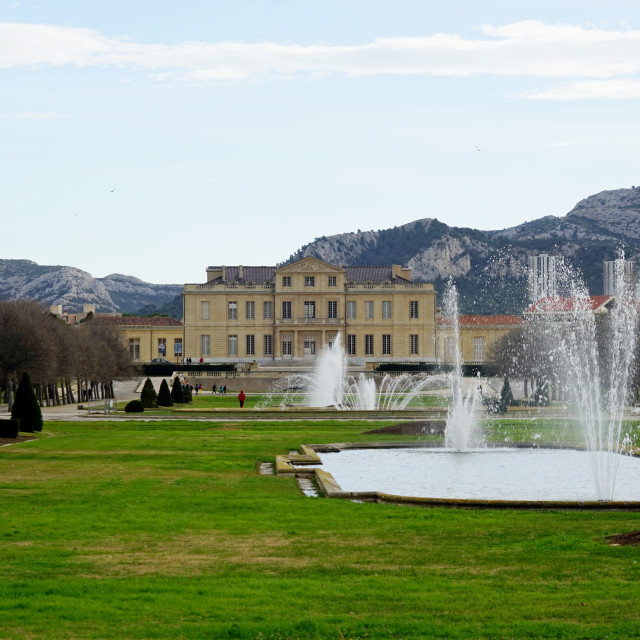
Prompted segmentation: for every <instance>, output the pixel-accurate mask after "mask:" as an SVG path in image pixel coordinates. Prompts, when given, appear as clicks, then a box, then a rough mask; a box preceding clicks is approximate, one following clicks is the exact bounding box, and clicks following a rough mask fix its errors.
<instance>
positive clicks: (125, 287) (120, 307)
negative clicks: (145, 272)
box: [0, 259, 183, 313]
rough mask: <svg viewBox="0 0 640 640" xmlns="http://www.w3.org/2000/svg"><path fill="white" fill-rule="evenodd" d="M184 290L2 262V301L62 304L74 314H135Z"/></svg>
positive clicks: (118, 277)
mask: <svg viewBox="0 0 640 640" xmlns="http://www.w3.org/2000/svg"><path fill="white" fill-rule="evenodd" d="M182 289H183V287H182V285H177V284H151V283H148V282H144V281H142V280H140V279H138V278H135V277H133V276H126V275H122V274H117V273H114V274H111V275H109V276H106V277H105V278H94V277H93V276H92V275H91V274H90V273H87V272H86V271H82V270H81V269H77V268H75V267H69V266H62V265H39V264H37V263H36V262H33V261H31V260H1V259H0V299H4V300H35V301H37V302H41V303H43V304H47V305H58V304H60V305H62V306H63V307H64V308H65V309H69V310H71V311H80V310H81V309H82V305H84V304H94V305H96V309H97V310H98V311H102V312H122V313H132V312H136V311H137V310H139V309H140V308H142V307H145V306H146V307H153V308H155V307H161V306H162V305H165V304H167V303H169V302H170V301H172V300H173V299H174V298H175V296H176V295H179V294H180V293H181V292H182Z"/></svg>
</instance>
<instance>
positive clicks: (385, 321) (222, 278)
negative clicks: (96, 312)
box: [183, 257, 436, 364]
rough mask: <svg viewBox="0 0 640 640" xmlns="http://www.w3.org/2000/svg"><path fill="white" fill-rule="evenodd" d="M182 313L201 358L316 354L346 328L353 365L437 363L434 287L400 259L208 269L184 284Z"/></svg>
mask: <svg viewBox="0 0 640 640" xmlns="http://www.w3.org/2000/svg"><path fill="white" fill-rule="evenodd" d="M183 318H184V320H183V322H184V355H185V357H191V358H192V359H193V360H194V362H196V361H199V360H200V358H202V361H203V362H225V361H226V362H254V361H255V362H257V363H260V364H268V363H269V362H274V361H298V362H300V361H308V360H313V359H315V357H316V355H317V354H319V353H320V350H321V349H322V348H323V347H324V346H327V345H331V344H332V343H333V342H334V341H335V340H336V337H337V335H338V333H340V334H341V338H342V343H343V346H344V348H345V350H346V352H347V355H348V357H349V360H350V361H351V362H361V363H366V362H385V361H389V362H391V361H393V362H399V361H407V362H413V361H415V362H433V363H435V362H436V291H435V288H434V286H433V284H427V283H418V282H413V281H412V280H411V270H410V269H408V268H406V267H401V266H398V265H388V266H376V267H372V266H366V267H351V266H342V265H333V264H330V263H328V262H324V261H322V260H319V259H317V258H312V257H307V258H303V259H301V260H298V261H296V262H293V263H291V264H287V265H284V266H276V267H261V266H258V267H256V266H244V267H243V266H241V265H240V266H228V267H224V266H218V267H215V266H214V267H209V268H207V282H205V283H204V284H186V285H185V287H184V292H183Z"/></svg>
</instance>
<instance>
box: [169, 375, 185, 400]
mask: <svg viewBox="0 0 640 640" xmlns="http://www.w3.org/2000/svg"><path fill="white" fill-rule="evenodd" d="M171 398H172V400H173V402H174V403H175V404H184V391H183V390H182V383H181V382H180V378H179V377H178V376H176V377H175V378H174V379H173V387H172V388H171Z"/></svg>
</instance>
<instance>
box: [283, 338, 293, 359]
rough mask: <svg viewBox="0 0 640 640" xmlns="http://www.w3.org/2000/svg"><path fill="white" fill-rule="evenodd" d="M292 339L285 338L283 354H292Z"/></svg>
mask: <svg viewBox="0 0 640 640" xmlns="http://www.w3.org/2000/svg"><path fill="white" fill-rule="evenodd" d="M291 344H292V342H291V340H283V341H282V355H283V356H290V355H291Z"/></svg>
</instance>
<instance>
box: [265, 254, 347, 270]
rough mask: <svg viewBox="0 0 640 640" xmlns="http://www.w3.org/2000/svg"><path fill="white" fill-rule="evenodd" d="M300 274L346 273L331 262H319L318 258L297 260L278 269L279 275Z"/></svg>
mask: <svg viewBox="0 0 640 640" xmlns="http://www.w3.org/2000/svg"><path fill="white" fill-rule="evenodd" d="M300 272H305V273H309V272H315V273H335V274H338V273H344V269H341V268H340V267H338V266H336V265H335V264H331V263H329V262H325V261H324V260H319V259H318V258H312V257H311V256H309V257H307V258H302V259H301V260H296V261H295V262H292V263H291V264H288V265H286V266H284V267H281V268H280V269H276V273H277V274H287V273H300Z"/></svg>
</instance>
